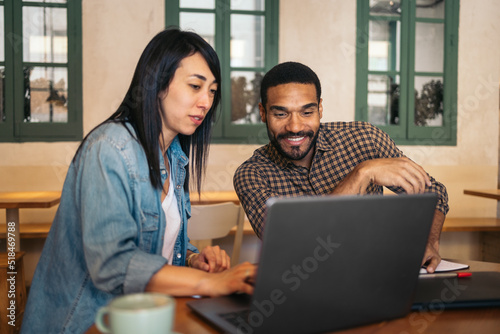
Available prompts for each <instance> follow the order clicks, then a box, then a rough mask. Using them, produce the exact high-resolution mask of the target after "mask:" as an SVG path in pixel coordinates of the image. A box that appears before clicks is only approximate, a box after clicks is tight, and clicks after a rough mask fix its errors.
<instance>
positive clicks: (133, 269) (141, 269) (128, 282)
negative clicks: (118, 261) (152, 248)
mask: <svg viewBox="0 0 500 334" xmlns="http://www.w3.org/2000/svg"><path fill="white" fill-rule="evenodd" d="M166 264H167V259H166V258H164V257H163V256H161V255H154V254H148V253H144V252H141V251H139V252H136V253H135V254H134V256H133V257H132V259H131V260H130V262H129V265H128V268H127V275H126V277H125V282H123V292H124V293H125V294H129V293H135V292H143V291H144V290H145V289H146V285H148V283H149V281H150V280H151V277H153V275H154V274H156V273H157V272H158V270H160V269H161V268H162V267H163V266H164V265H166Z"/></svg>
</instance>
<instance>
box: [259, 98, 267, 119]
mask: <svg viewBox="0 0 500 334" xmlns="http://www.w3.org/2000/svg"><path fill="white" fill-rule="evenodd" d="M259 114H260V120H261V121H262V122H263V123H266V122H267V118H266V108H264V106H263V105H262V103H261V102H259Z"/></svg>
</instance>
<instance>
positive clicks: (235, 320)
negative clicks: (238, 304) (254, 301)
mask: <svg viewBox="0 0 500 334" xmlns="http://www.w3.org/2000/svg"><path fill="white" fill-rule="evenodd" d="M249 315H250V309H247V310H241V311H238V312H228V313H221V314H219V316H220V317H221V318H222V319H224V320H226V321H227V322H229V323H230V324H232V325H233V326H235V327H238V326H239V325H241V323H242V322H243V323H248V316H249Z"/></svg>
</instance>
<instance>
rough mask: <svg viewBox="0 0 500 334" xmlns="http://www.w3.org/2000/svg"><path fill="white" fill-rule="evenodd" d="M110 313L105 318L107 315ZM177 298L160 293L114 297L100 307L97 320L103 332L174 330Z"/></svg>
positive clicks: (155, 333)
mask: <svg viewBox="0 0 500 334" xmlns="http://www.w3.org/2000/svg"><path fill="white" fill-rule="evenodd" d="M106 315H107V316H108V319H107V321H105V316H106ZM174 315H175V300H174V299H173V298H172V297H170V296H168V295H164V294H161V293H149V292H145V293H135V294H130V295H124V296H121V297H117V298H115V299H113V300H112V301H111V302H110V303H109V304H108V305H107V306H104V307H101V308H100V309H99V311H98V312H97V314H96V317H95V324H96V327H97V328H98V329H99V330H100V331H101V332H102V333H113V334H137V333H141V334H169V333H172V328H173V325H174Z"/></svg>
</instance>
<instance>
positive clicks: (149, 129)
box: [104, 28, 221, 193]
mask: <svg viewBox="0 0 500 334" xmlns="http://www.w3.org/2000/svg"><path fill="white" fill-rule="evenodd" d="M195 53H199V54H200V55H201V56H203V58H204V59H205V61H206V62H207V64H208V67H209V68H210V71H211V72H212V74H213V75H214V77H215V80H216V82H217V84H218V89H217V92H216V94H215V97H214V100H213V104H212V107H211V108H210V110H209V111H208V113H207V114H206V116H205V118H204V120H203V123H201V125H200V126H198V128H197V129H196V130H195V132H194V133H193V134H192V135H189V136H186V135H183V134H178V138H179V141H180V145H181V148H182V150H183V151H184V153H185V154H186V155H187V156H188V157H190V158H191V161H190V165H191V166H190V167H189V166H188V169H187V170H186V172H187V176H186V179H185V182H184V189H185V190H186V191H189V175H190V171H191V173H192V174H194V176H195V178H194V180H195V182H196V183H195V184H196V190H197V191H198V193H199V192H200V190H201V183H202V179H203V176H204V173H205V168H206V161H207V157H208V148H209V143H210V138H211V133H212V122H213V120H214V119H215V112H216V109H217V107H218V105H219V102H220V99H221V93H220V92H221V74H220V64H219V58H218V57H217V54H216V53H215V51H214V49H213V48H212V47H211V46H210V45H209V44H208V43H207V42H206V41H205V40H204V39H203V38H202V37H200V36H199V35H197V34H196V33H193V32H189V31H181V30H179V29H177V28H168V29H166V30H164V31H162V32H160V33H159V34H157V35H156V36H155V37H154V38H153V39H152V40H151V41H150V42H149V44H148V45H147V46H146V48H145V49H144V51H143V53H142V55H141V57H140V59H139V62H138V63H137V67H136V69H135V72H134V76H133V78H132V82H131V84H130V87H129V89H128V91H127V93H126V94H125V97H124V99H123V101H122V102H121V104H120V106H119V107H118V110H117V111H116V112H115V113H113V115H111V116H110V117H109V118H108V119H107V120H106V121H105V122H104V123H106V122H109V121H118V122H122V123H126V122H129V123H130V124H131V125H132V127H133V128H134V130H135V131H136V134H137V138H138V140H139V142H140V143H141V145H142V147H143V149H144V151H145V153H146V157H147V160H148V165H149V176H150V180H151V184H152V185H153V187H156V188H158V189H161V188H162V187H163V184H162V182H161V175H160V166H159V165H160V163H159V162H160V156H159V153H158V152H159V149H160V148H159V145H160V143H159V140H160V136H161V134H162V118H161V112H160V110H161V109H160V98H159V95H160V92H163V91H164V90H165V89H166V88H168V86H169V85H170V83H171V82H172V79H173V78H174V74H175V71H176V70H177V68H178V67H179V65H180V62H181V61H182V60H183V59H184V58H186V57H189V56H191V55H193V54H195ZM167 112H168V111H167Z"/></svg>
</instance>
